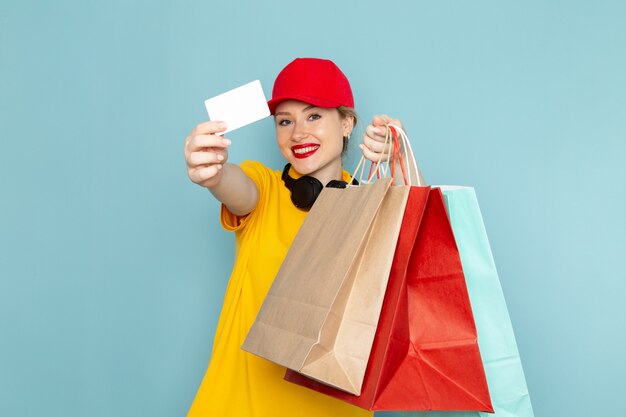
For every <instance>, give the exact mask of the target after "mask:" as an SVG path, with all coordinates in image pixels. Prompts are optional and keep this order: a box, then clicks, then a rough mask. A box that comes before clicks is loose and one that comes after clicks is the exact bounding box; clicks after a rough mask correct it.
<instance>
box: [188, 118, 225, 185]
mask: <svg viewBox="0 0 626 417" xmlns="http://www.w3.org/2000/svg"><path fill="white" fill-rule="evenodd" d="M224 130H226V123H224V122H219V121H209V122H204V123H200V124H199V125H197V126H196V127H194V128H193V130H192V131H191V133H190V134H189V136H187V139H186V140H185V162H187V175H189V179H190V180H191V181H193V182H195V183H196V184H198V185H200V186H202V187H206V188H211V187H213V186H215V185H216V184H218V183H219V182H220V178H221V171H222V167H223V165H224V164H225V163H226V161H227V160H228V145H230V140H228V139H226V138H225V137H223V136H217V135H216V133H219V132H223V131H224Z"/></svg>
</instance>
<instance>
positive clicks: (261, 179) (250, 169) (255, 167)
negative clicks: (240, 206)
mask: <svg viewBox="0 0 626 417" xmlns="http://www.w3.org/2000/svg"><path fill="white" fill-rule="evenodd" d="M239 167H240V168H241V169H242V170H243V172H244V173H245V174H246V175H247V176H248V178H250V179H251V180H252V181H253V182H254V183H255V184H256V187H257V190H258V194H259V201H258V202H257V206H256V208H255V209H254V210H252V212H250V213H248V214H246V215H245V216H238V215H236V214H233V213H232V212H231V211H230V210H228V208H227V207H226V206H225V205H224V204H222V207H221V209H220V223H221V224H222V227H223V228H224V229H226V230H227V231H229V232H236V231H238V230H241V229H243V228H244V227H245V226H246V224H248V223H249V222H250V219H251V218H254V217H255V216H256V214H257V212H258V211H259V207H262V206H263V204H264V203H265V200H266V199H267V196H266V194H267V187H268V184H269V181H270V178H269V174H270V170H269V168H267V167H266V166H265V165H263V164H262V163H260V162H256V161H243V162H242V163H241V164H240V165H239Z"/></svg>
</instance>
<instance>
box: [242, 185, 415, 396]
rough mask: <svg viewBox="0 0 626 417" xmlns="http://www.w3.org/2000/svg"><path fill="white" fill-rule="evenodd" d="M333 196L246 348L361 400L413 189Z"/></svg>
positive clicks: (314, 219)
mask: <svg viewBox="0 0 626 417" xmlns="http://www.w3.org/2000/svg"><path fill="white" fill-rule="evenodd" d="M390 184H391V179H389V178H383V179H380V180H378V181H376V182H374V183H373V184H365V185H361V186H358V187H348V188H346V189H335V188H325V189H324V190H323V191H322V193H321V194H320V196H319V198H318V200H317V201H316V202H315V204H314V205H313V207H312V208H311V211H310V212H309V214H308V216H307V218H306V219H305V221H304V223H303V224H302V227H301V228H300V230H299V232H298V234H297V235H296V238H295V239H294V242H293V244H292V246H291V247H290V250H289V252H288V253H287V256H286V258H285V260H284V261H283V264H282V265H281V268H280V270H279V272H278V274H277V276H276V277H275V279H274V281H273V283H272V286H271V288H270V290H269V292H268V294H267V296H266V298H265V300H264V302H263V305H262V306H261V309H260V311H259V313H258V315H257V318H256V320H255V322H254V323H253V325H252V327H251V329H250V331H249V333H248V335H247V337H246V340H245V342H244V344H243V346H242V348H243V349H244V350H246V351H248V352H250V353H253V354H255V355H258V356H261V357H263V358H266V359H269V360H271V361H273V362H276V363H278V364H280V365H283V366H286V367H287V368H290V369H294V370H297V371H299V372H302V373H304V374H306V375H309V376H310V377H312V378H315V379H317V380H320V381H323V382H325V383H327V384H330V385H333V386H335V387H337V388H339V389H342V390H345V391H348V392H351V393H354V394H358V393H360V390H361V384H362V381H363V376H364V374H365V368H366V366H367V361H368V358H369V353H370V350H371V347H372V342H373V339H374V334H375V330H376V326H377V322H378V317H379V314H380V309H381V306H382V300H383V298H384V295H385V290H386V286H387V280H388V277H389V270H390V268H391V261H392V259H393V254H394V251H395V246H396V243H397V239H398V233H399V230H400V224H401V220H402V213H403V212H404V207H405V205H406V201H407V198H408V192H409V187H390Z"/></svg>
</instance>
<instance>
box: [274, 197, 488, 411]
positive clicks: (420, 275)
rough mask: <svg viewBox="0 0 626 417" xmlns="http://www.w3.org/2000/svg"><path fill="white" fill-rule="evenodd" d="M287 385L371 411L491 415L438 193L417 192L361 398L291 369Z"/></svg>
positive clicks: (401, 239)
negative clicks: (417, 411) (427, 411)
mask: <svg viewBox="0 0 626 417" xmlns="http://www.w3.org/2000/svg"><path fill="white" fill-rule="evenodd" d="M285 379H287V380H288V381H291V382H294V383H296V384H299V385H303V386H306V387H309V388H312V389H314V390H316V391H319V392H322V393H325V394H327V395H330V396H332V397H335V398H339V399H341V400H343V401H346V402H349V403H351V404H354V405H357V406H359V407H362V408H365V409H368V410H388V411H399V410H455V411H487V412H493V407H492V405H491V400H490V397H489V390H488V387H487V381H486V378H485V373H484V369H483V365H482V361H481V357H480V352H479V350H478V344H477V335H476V327H475V325H474V317H473V315H472V310H471V306H470V301H469V296H468V293H467V287H466V285H465V278H464V275H463V269H462V266H461V260H460V257H459V252H458V250H457V247H456V243H455V240H454V235H453V234H452V228H451V226H450V222H449V219H448V216H447V213H446V210H445V206H444V202H443V197H442V194H441V191H440V190H439V189H437V188H436V189H431V188H430V187H411V190H410V193H409V198H408V202H407V205H406V209H405V214H404V218H403V221H402V227H401V232H400V236H399V239H398V245H397V247H396V252H395V255H394V260H393V264H392V270H391V273H390V277H389V283H388V286H387V291H386V293H385V299H384V302H383V307H382V311H381V315H380V319H379V322H378V327H377V330H376V336H375V339H374V343H373V346H372V351H371V354H370V358H369V362H368V365H367V369H366V372H365V379H364V381H363V388H362V391H361V395H358V396H356V395H352V394H349V393H346V392H344V391H340V390H337V389H334V388H332V387H329V386H327V385H324V384H322V383H320V382H317V381H315V380H312V379H309V378H307V377H306V376H303V375H301V374H299V373H297V372H294V371H291V370H288V371H287V374H286V375H285Z"/></svg>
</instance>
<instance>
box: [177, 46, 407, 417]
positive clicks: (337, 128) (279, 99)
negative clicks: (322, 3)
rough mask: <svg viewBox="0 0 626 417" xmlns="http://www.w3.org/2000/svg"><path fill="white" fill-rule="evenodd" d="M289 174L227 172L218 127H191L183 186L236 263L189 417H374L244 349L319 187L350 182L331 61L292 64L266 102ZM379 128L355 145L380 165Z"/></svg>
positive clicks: (344, 97) (344, 110)
mask: <svg viewBox="0 0 626 417" xmlns="http://www.w3.org/2000/svg"><path fill="white" fill-rule="evenodd" d="M268 105H269V107H270V111H271V113H272V114H273V115H274V119H275V124H276V142H277V145H278V149H279V150H280V152H281V153H282V155H283V156H284V157H285V159H286V161H287V163H288V164H287V165H286V166H285V169H284V170H282V171H275V170H271V169H269V168H267V167H265V166H264V165H262V164H261V163H259V162H253V161H245V162H243V163H242V164H241V165H239V166H237V165H234V164H230V163H227V160H228V151H227V150H228V145H229V144H230V141H229V140H228V139H226V138H223V137H221V136H217V135H216V134H217V133H219V132H222V131H224V130H225V129H226V126H225V124H224V123H221V122H218V121H210V122H205V123H201V124H199V125H198V126H196V127H195V128H194V129H193V130H192V132H191V133H190V135H189V136H188V137H187V139H186V142H185V159H186V161H187V172H188V174H189V178H190V179H191V180H192V181H193V182H195V183H196V184H198V185H200V186H202V187H206V188H208V189H209V191H211V193H212V194H213V195H214V196H215V197H216V198H217V199H218V200H219V201H220V202H221V203H222V208H221V223H222V226H223V227H224V228H225V229H226V230H229V231H233V232H235V239H236V259H235V264H234V267H233V272H232V275H231V277H230V281H229V283H228V287H227V289H226V294H225V298H224V306H223V308H222V312H221V315H220V319H219V323H218V327H217V331H216V334H215V339H214V345H213V351H212V356H211V361H210V363H209V367H208V369H207V372H206V374H205V377H204V379H203V381H202V384H201V386H200V389H199V391H198V393H197V395H196V398H195V400H194V402H193V404H192V406H191V409H190V411H189V414H188V417H196V416H198V417H200V416H203V417H207V416H211V417H213V416H215V417H228V416H234V417H248V416H254V417H281V416H285V417H287V416H289V417H294V416H298V417H307V416H315V417H331V416H346V417H348V416H370V415H371V414H372V413H371V412H368V411H365V410H362V409H360V408H357V407H354V406H352V405H349V404H346V403H344V402H341V401H338V400H336V399H333V398H330V397H327V396H324V395H323V394H319V393H317V392H314V391H312V390H309V389H306V388H303V387H300V386H298V385H295V384H291V383H289V382H285V381H284V380H283V376H284V374H285V368H283V367H281V366H278V365H276V364H274V363H272V362H269V361H267V360H265V359H261V358H258V357H256V356H254V355H252V354H249V353H247V352H244V351H243V350H241V345H242V343H243V341H244V339H245V337H246V334H247V332H248V330H249V328H250V326H251V325H252V323H253V321H254V319H255V317H256V315H257V312H258V310H259V309H260V307H261V304H262V302H263V299H264V297H265V295H266V293H267V291H268V290H269V287H270V285H271V283H272V280H273V278H274V276H275V275H276V273H277V272H278V269H279V268H280V265H281V263H282V261H283V259H284V257H285V255H286V254H287V250H288V249H289V246H290V245H291V242H292V241H293V239H294V237H295V235H296V233H297V231H298V229H299V228H300V226H301V224H302V222H303V221H304V218H305V217H306V215H307V212H308V211H307V209H308V208H309V207H310V206H311V205H312V203H313V202H314V201H315V198H316V196H317V194H319V191H320V190H321V187H323V186H325V185H330V186H341V185H340V184H341V181H345V182H347V181H349V180H350V175H349V174H348V173H347V172H346V171H344V170H343V166H342V155H343V153H344V152H345V150H346V148H347V142H348V139H349V137H350V134H351V132H352V130H353V129H354V126H355V124H356V121H357V120H356V114H355V112H354V100H353V96H352V90H351V87H350V84H349V82H348V79H347V78H346V76H345V75H344V74H343V73H342V72H341V70H340V69H339V68H338V67H337V66H336V65H335V64H334V63H333V62H332V61H329V60H323V59H315V58H298V59H296V60H294V61H293V62H291V63H290V64H289V65H287V66H286V67H285V68H284V69H283V70H282V71H281V72H280V74H279V75H278V77H277V78H276V81H275V83H274V89H273V92H272V99H271V100H270V101H269V102H268ZM385 123H393V124H396V125H401V123H400V121H399V120H393V119H391V118H389V117H388V116H375V117H374V118H373V121H372V124H370V125H369V126H367V128H366V130H365V134H364V136H363V144H361V145H360V147H361V150H362V152H363V155H364V156H365V157H366V158H368V159H369V160H372V161H378V160H379V158H380V155H381V153H382V152H384V151H385V149H384V139H385V127H384V125H385Z"/></svg>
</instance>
